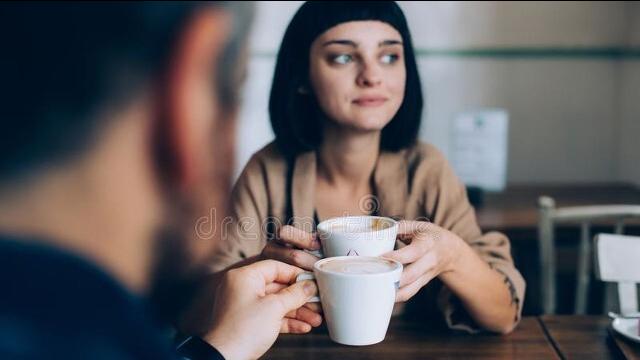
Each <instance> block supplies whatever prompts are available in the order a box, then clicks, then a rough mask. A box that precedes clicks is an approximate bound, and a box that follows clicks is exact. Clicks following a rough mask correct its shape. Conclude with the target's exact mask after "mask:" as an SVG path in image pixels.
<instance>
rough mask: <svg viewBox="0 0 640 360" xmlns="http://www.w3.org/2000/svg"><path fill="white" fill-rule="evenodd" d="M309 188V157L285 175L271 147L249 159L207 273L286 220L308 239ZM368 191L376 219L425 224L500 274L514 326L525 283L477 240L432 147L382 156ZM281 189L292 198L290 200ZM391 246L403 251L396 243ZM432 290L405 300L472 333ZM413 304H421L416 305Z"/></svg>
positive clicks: (501, 249) (312, 157)
mask: <svg viewBox="0 0 640 360" xmlns="http://www.w3.org/2000/svg"><path fill="white" fill-rule="evenodd" d="M288 170H289V171H290V172H288ZM315 180H316V154H315V153H314V152H308V153H304V154H301V155H299V156H298V157H297V158H296V159H295V165H294V166H293V168H291V169H290V168H289V167H288V166H287V162H286V161H285V159H284V158H283V156H282V155H281V154H280V153H279V152H278V150H277V148H276V146H275V144H274V143H271V144H269V145H267V146H266V147H264V148H263V149H261V150H260V151H259V152H257V153H256V154H254V155H253V157H252V158H251V159H250V160H249V162H248V164H247V166H246V167H245V169H244V170H243V172H242V174H241V175H240V178H239V179H238V181H237V183H236V185H235V187H234V190H233V194H232V218H233V223H232V224H231V226H227V227H226V228H225V229H224V230H225V232H226V234H223V241H222V244H221V246H220V247H219V248H218V251H217V254H216V257H215V259H214V261H213V264H214V265H213V268H214V270H220V269H223V268H225V267H227V266H229V265H232V264H234V263H236V262H238V261H240V260H242V259H243V258H246V257H250V256H254V255H257V254H259V253H260V252H261V251H262V249H263V247H264V246H265V244H266V241H267V239H268V238H270V236H271V234H273V232H274V230H273V229H274V228H275V227H277V226H280V225H282V224H286V223H287V220H288V219H287V214H289V216H292V217H293V218H292V219H291V220H292V222H293V224H294V226H296V227H298V228H302V229H305V230H307V231H312V230H313V229H314V197H315ZM373 185H374V191H375V192H376V198H377V201H376V202H377V207H378V213H379V215H381V216H388V217H393V218H396V219H429V220H430V221H432V222H433V223H435V224H436V225H438V226H441V227H443V228H445V229H448V230H450V231H452V232H454V233H456V234H457V235H458V236H460V237H461V238H462V239H463V240H465V241H466V242H467V243H468V244H469V245H470V246H471V247H472V248H473V249H474V250H475V251H476V252H477V253H478V254H479V255H480V257H481V258H482V259H484V260H485V261H486V262H487V263H488V264H489V265H490V266H491V267H492V268H494V269H495V270H497V271H499V272H501V273H502V274H503V275H504V277H505V283H506V284H507V285H508V286H509V289H510V291H511V295H512V300H513V302H514V303H515V306H516V308H517V310H516V319H519V318H520V314H521V311H522V301H523V299H524V291H525V282H524V279H523V278H522V276H521V275H520V273H519V272H518V270H517V269H516V268H515V267H514V264H513V260H512V257H511V253H510V244H509V240H508V239H507V237H506V236H504V235H503V234H501V233H497V232H489V233H486V234H484V235H483V234H482V232H481V230H480V228H479V227H478V223H477V221H476V216H475V211H474V209H473V207H472V206H471V205H470V204H469V201H468V199H467V195H466V191H465V187H464V185H463V184H462V183H461V182H460V180H459V179H458V178H457V177H456V175H455V174H454V173H453V170H452V168H451V167H450V165H449V164H448V162H447V161H446V159H445V158H444V156H443V155H442V154H441V153H440V152H439V151H438V150H437V149H436V148H435V147H433V146H432V145H428V144H424V143H417V144H416V145H414V146H412V147H410V148H408V149H404V150H401V151H399V152H384V151H383V152H381V154H380V156H379V158H378V162H377V164H376V167H375V170H374V174H373ZM287 189H290V191H291V194H290V197H288V196H287ZM369 200H370V199H369ZM363 205H365V206H369V205H371V204H363ZM269 223H271V225H268V224H269ZM398 246H404V244H401V243H399V244H398ZM432 283H434V284H431V283H430V284H428V285H427V286H425V288H423V290H424V291H423V290H421V293H425V294H426V298H427V299H426V300H425V296H422V297H420V296H416V297H414V299H412V301H421V303H420V304H418V308H424V306H425V305H424V304H431V305H430V306H431V307H432V308H436V311H438V310H439V312H440V313H441V314H442V315H444V320H445V321H446V324H447V325H448V326H449V327H450V328H455V329H462V330H467V331H474V330H476V329H477V327H476V326H475V325H474V324H473V321H472V320H471V318H470V317H469V316H468V314H466V311H465V310H464V308H462V305H461V303H460V302H459V301H458V300H457V299H456V298H455V297H454V296H453V295H452V294H451V293H450V292H449V291H448V289H447V288H446V287H444V286H442V284H441V283H440V284H437V283H439V281H432ZM427 288H430V290H431V291H428V290H429V289H427ZM425 294H423V295H425ZM420 298H422V300H418V299H420ZM432 310H433V309H431V311H432ZM440 320H442V319H440Z"/></svg>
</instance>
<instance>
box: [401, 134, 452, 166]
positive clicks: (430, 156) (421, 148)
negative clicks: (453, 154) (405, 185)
mask: <svg viewBox="0 0 640 360" xmlns="http://www.w3.org/2000/svg"><path fill="white" fill-rule="evenodd" d="M405 158H406V160H407V163H408V165H409V167H410V168H425V167H426V168H429V169H432V170H433V169H440V168H442V167H444V166H447V165H448V164H447V159H446V158H445V156H444V154H443V153H442V151H440V150H439V149H438V148H437V147H435V146H434V145H432V144H429V143H426V142H422V141H416V143H415V144H413V145H411V146H410V147H408V148H407V149H406V150H405Z"/></svg>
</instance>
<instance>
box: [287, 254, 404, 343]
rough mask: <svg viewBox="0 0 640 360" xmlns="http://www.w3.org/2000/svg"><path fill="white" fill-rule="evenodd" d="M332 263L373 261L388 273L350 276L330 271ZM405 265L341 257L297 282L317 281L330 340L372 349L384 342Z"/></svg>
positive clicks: (329, 259) (383, 259)
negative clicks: (371, 347)
mask: <svg viewBox="0 0 640 360" xmlns="http://www.w3.org/2000/svg"><path fill="white" fill-rule="evenodd" d="M330 261H338V262H351V263H353V261H373V262H378V263H383V264H385V265H384V266H385V267H388V269H386V270H384V271H380V272H373V273H348V272H336V271H331V270H327V269H326V267H323V264H326V263H327V262H330ZM401 275H402V264H401V263H400V262H398V261H395V260H391V259H385V258H379V257H364V256H362V257H358V258H354V257H351V256H339V257H332V258H326V259H322V260H320V261H318V262H316V263H315V265H314V266H313V273H310V272H305V273H302V274H300V275H298V277H297V279H296V281H302V280H309V279H315V281H316V283H317V284H318V292H319V299H318V298H314V299H312V300H311V301H310V302H317V301H318V300H319V301H320V302H321V305H322V310H323V312H324V318H325V320H326V323H327V328H328V329H329V336H330V337H331V339H332V340H333V341H335V342H337V343H340V344H345V345H371V344H375V343H379V342H380V341H382V340H384V337H385V335H386V333H387V329H388V327H389V321H390V319H391V313H392V311H393V305H394V304H395V299H396V291H397V289H398V284H399V282H400V276H401Z"/></svg>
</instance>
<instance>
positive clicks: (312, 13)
mask: <svg viewBox="0 0 640 360" xmlns="http://www.w3.org/2000/svg"><path fill="white" fill-rule="evenodd" d="M366 20H377V21H382V22H385V23H387V24H389V25H391V26H392V27H393V28H395V29H396V30H397V31H398V32H399V33H400V35H401V36H402V41H403V47H404V63H405V68H406V74H407V76H406V79H407V80H406V84H405V94H404V99H403V102H402V104H401V106H400V109H399V110H398V112H397V113H396V114H395V116H394V117H393V119H392V120H391V121H390V122H389V123H388V124H387V125H386V126H385V127H384V129H382V136H381V140H380V148H381V150H387V151H398V150H400V149H402V148H405V147H408V146H411V145H412V144H414V143H415V141H416V138H417V134H418V130H419V128H420V121H421V117H422V103H423V99H422V89H421V86H420V77H419V75H418V68H417V64H416V59H415V54H414V51H413V45H412V42H411V34H410V33H409V28H408V26H407V21H406V19H405V17H404V14H403V13H402V10H401V9H400V7H399V6H398V5H397V4H396V3H395V2H394V1H307V2H306V3H304V4H303V5H302V6H301V7H300V9H298V11H297V12H296V14H295V15H294V17H293V19H292V20H291V23H289V26H288V27H287V30H286V32H285V34H284V38H283V40H282V44H281V45H280V51H279V52H278V58H277V62H276V69H275V74H274V76H273V83H272V86H271V95H270V99H269V116H270V118H271V126H272V127H273V132H274V133H275V136H276V145H277V146H278V149H279V150H280V152H281V153H282V154H283V155H284V156H285V158H288V159H292V158H294V157H295V156H296V155H298V154H300V153H303V152H306V151H312V150H316V149H317V148H318V147H319V146H320V144H322V134H323V132H322V121H323V120H322V118H323V117H322V116H320V114H321V111H322V110H321V109H320V107H319V105H318V103H317V101H316V99H315V97H314V96H311V95H302V94H300V93H299V92H298V89H299V88H300V87H301V86H308V83H309V53H310V49H311V44H312V43H313V41H314V40H315V39H316V38H317V37H318V36H320V35H321V34H322V33H324V32H325V31H327V30H328V29H330V28H332V27H334V26H336V25H339V24H341V23H345V22H350V21H366Z"/></svg>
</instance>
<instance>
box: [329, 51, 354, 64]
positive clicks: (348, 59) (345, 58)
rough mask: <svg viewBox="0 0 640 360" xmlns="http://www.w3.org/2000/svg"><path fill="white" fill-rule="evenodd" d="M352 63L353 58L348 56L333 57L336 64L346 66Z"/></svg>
mask: <svg viewBox="0 0 640 360" xmlns="http://www.w3.org/2000/svg"><path fill="white" fill-rule="evenodd" d="M351 61H353V57H352V56H351V55H348V54H342V55H337V56H334V57H333V62H335V63H336V64H341V65H344V64H348V63H350V62H351Z"/></svg>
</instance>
